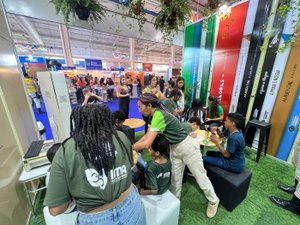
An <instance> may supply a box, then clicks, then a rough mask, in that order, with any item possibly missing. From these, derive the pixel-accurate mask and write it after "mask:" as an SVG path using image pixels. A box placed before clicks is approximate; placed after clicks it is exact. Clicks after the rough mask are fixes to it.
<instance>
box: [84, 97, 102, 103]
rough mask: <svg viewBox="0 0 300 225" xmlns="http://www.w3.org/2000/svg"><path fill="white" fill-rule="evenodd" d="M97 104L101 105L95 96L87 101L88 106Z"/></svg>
mask: <svg viewBox="0 0 300 225" xmlns="http://www.w3.org/2000/svg"><path fill="white" fill-rule="evenodd" d="M95 103H100V101H99V99H98V98H96V97H95V96H90V97H89V99H88V101H87V104H95Z"/></svg>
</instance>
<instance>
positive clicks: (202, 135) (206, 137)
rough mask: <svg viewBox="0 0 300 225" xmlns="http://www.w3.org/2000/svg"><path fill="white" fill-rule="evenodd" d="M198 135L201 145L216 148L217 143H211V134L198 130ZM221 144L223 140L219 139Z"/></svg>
mask: <svg viewBox="0 0 300 225" xmlns="http://www.w3.org/2000/svg"><path fill="white" fill-rule="evenodd" d="M197 135H198V137H197V139H198V141H199V143H200V145H203V146H209V147H214V146H216V144H215V143H213V142H211V141H210V135H211V132H209V131H206V130H197ZM221 142H222V138H219V143H221Z"/></svg>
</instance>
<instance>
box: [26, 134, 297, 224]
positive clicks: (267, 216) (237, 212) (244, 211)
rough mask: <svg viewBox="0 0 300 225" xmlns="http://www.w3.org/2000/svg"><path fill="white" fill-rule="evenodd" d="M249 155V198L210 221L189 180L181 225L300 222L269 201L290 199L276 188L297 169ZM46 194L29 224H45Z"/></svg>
mask: <svg viewBox="0 0 300 225" xmlns="http://www.w3.org/2000/svg"><path fill="white" fill-rule="evenodd" d="M142 135H143V132H138V133H137V134H136V138H137V139H139V138H140V137H141V136H142ZM246 152H247V159H246V160H247V161H246V167H247V169H248V170H250V171H251V172H252V180H251V184H250V188H249V191H248V196H247V198H246V199H245V200H244V201H243V202H242V203H241V204H240V205H239V206H237V208H235V209H234V210H233V211H232V212H228V211H227V210H226V209H225V208H224V207H222V206H220V207H219V209H218V213H217V215H216V216H215V217H214V218H212V219H208V218H207V217H206V214H205V212H206V207H207V200H206V199H205V197H204V195H203V194H202V191H201V190H200V189H199V187H198V185H197V184H196V182H195V180H194V179H193V178H191V177H189V178H188V179H187V182H186V183H185V184H183V189H182V196H181V207H180V218H179V224H180V225H198V224H199V225H200V224H218V225H231V224H232V225H296V224H299V223H300V222H299V221H300V216H296V215H294V214H293V213H291V212H289V211H286V210H283V209H281V208H279V207H277V206H276V205H274V204H273V203H271V201H270V200H269V196H270V195H276V196H278V197H282V198H285V199H290V198H291V195H288V194H286V193H284V192H283V191H280V190H279V189H277V185H278V184H281V183H282V184H293V183H294V172H295V171H294V168H292V167H291V166H290V165H287V164H284V163H282V162H280V161H278V160H276V159H273V158H271V157H263V156H262V157H261V159H260V161H259V163H256V162H255V157H256V152H254V151H253V150H251V149H247V151H246ZM142 154H143V157H144V158H145V159H146V160H147V161H149V160H151V157H150V156H149V155H148V151H143V153H142ZM44 195H45V192H40V193H39V195H38V197H37V201H36V204H35V207H36V211H37V216H35V217H32V219H31V221H30V225H44V224H45V221H44V218H43V214H42V209H43V205H42V201H43V198H44ZM149 225H152V224H149Z"/></svg>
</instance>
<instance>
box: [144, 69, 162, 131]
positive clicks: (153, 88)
mask: <svg viewBox="0 0 300 225" xmlns="http://www.w3.org/2000/svg"><path fill="white" fill-rule="evenodd" d="M144 93H152V94H154V95H155V96H156V97H157V98H158V99H160V100H165V99H166V98H165V97H164V95H163V94H162V93H161V92H160V90H159V86H158V85H157V78H156V76H152V75H150V76H149V86H148V87H146V88H145V89H144V90H143V94H144ZM143 119H144V121H145V133H146V132H147V130H148V125H149V117H146V116H143Z"/></svg>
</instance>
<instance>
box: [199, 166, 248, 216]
mask: <svg viewBox="0 0 300 225" xmlns="http://www.w3.org/2000/svg"><path fill="white" fill-rule="evenodd" d="M205 169H206V171H207V176H208V177H209V179H210V181H211V183H212V185H213V186H214V189H215V192H216V194H217V196H218V197H219V198H220V203H221V205H222V206H224V207H225V208H226V209H227V210H228V211H230V212H231V211H232V210H233V209H234V208H235V207H237V205H238V204H240V203H241V202H242V201H243V200H244V199H245V198H246V196H247V192H248V188H249V184H250V180H251V176H252V174H251V172H250V171H246V170H245V171H244V172H242V173H232V172H229V171H226V170H223V169H221V168H218V167H215V166H210V165H205Z"/></svg>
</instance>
